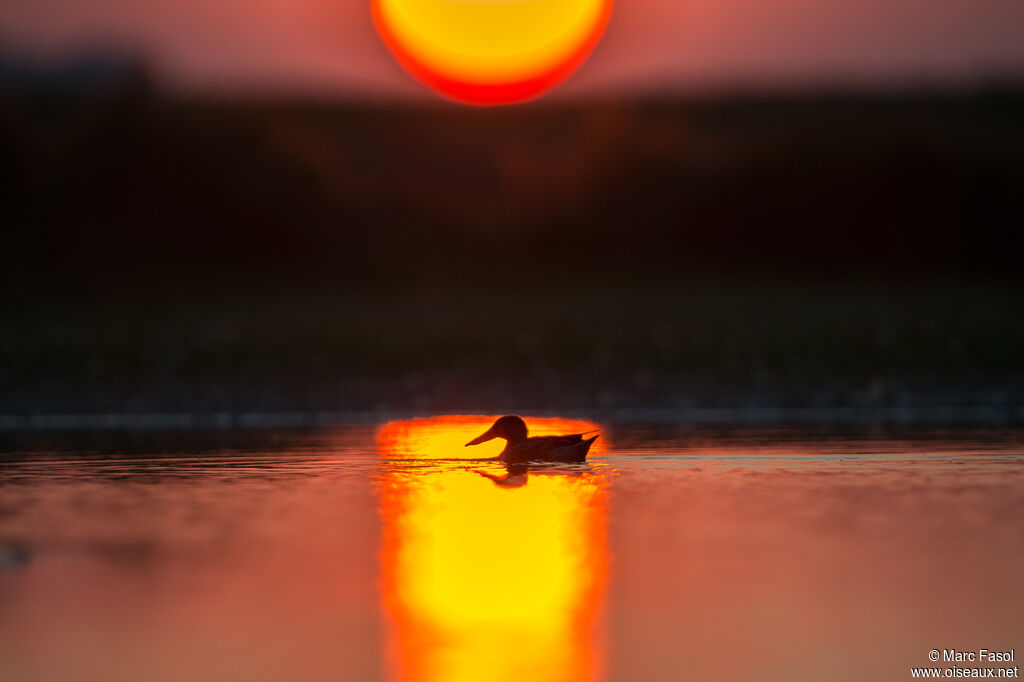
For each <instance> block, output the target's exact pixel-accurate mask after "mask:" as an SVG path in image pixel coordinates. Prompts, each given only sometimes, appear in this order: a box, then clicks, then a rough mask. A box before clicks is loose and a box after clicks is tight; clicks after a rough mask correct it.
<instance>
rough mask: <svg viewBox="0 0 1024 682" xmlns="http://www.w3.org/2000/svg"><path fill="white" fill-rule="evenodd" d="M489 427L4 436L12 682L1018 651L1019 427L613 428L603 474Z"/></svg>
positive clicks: (581, 668)
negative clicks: (528, 448)
mask: <svg viewBox="0 0 1024 682" xmlns="http://www.w3.org/2000/svg"><path fill="white" fill-rule="evenodd" d="M489 422H490V418H487V417H479V418H477V417H472V418H470V417H466V418H462V417H438V418H432V419H425V420H412V421H401V422H391V423H388V424H382V425H377V424H372V425H359V426H348V427H338V428H330V429H323V430H303V431H268V430H262V431H261V430H253V431H244V430H238V431H219V432H193V431H178V432H141V433H131V432H107V433H102V432H92V433H56V434H20V435H9V436H6V437H5V440H3V441H0V448H2V452H0V681H2V682H36V681H47V682H50V681H57V682H64V681H71V680H75V681H80V680H103V681H105V682H119V681H124V682H129V681H130V682H138V681H141V680H145V681H147V682H157V681H164V680H166V681H168V682H172V681H173V682H180V681H183V680H210V681H217V680H246V681H262V680H268V681H271V680H272V681H275V682H276V681H280V680H301V681H317V680H325V681H326V680H332V681H336V680H358V681H362V680H366V681H370V682H372V681H374V680H404V681H408V682H461V681H467V682H468V681H476V680H484V681H495V682H503V681H506V680H508V681H510V682H511V681H512V680H516V681H519V680H527V681H528V682H576V681H584V680H594V681H597V680H607V681H614V682H634V681H659V682H660V681H670V680H696V681H705V680H726V681H732V680H736V681H739V680H778V681H779V682H783V681H785V682H793V681H800V680H815V681H819V680H830V681H835V680H850V681H853V680H857V681H860V680H907V679H911V674H910V668H911V667H917V666H928V665H931V664H930V662H929V660H928V654H929V651H930V650H932V649H938V650H943V649H953V648H955V649H957V650H978V649H981V648H985V649H989V650H999V651H1003V650H1005V651H1009V650H1010V649H1015V657H1016V659H1017V661H1019V659H1020V658H1021V657H1022V656H1024V617H1022V614H1024V580H1022V579H1021V576H1022V575H1024V432H1022V431H1014V430H994V431H993V430H986V431H965V430H949V431H935V430H929V431H917V432H899V433H892V432H884V431H878V432H869V431H863V430H862V431H855V432H849V433H839V432H834V431H832V432H829V431H820V430H809V429H808V430H755V431H713V430H707V429H695V428H685V427H668V426H659V427H641V426H629V425H603V424H599V425H598V426H600V427H601V429H602V438H601V439H600V440H598V441H597V444H596V445H595V448H594V450H593V451H592V453H591V457H590V462H589V463H588V464H586V465H546V466H535V467H531V468H530V469H529V470H528V471H520V470H516V471H506V470H505V468H504V467H503V466H502V465H500V464H498V463H496V462H486V461H473V460H468V459H466V458H469V457H475V458H482V457H490V456H493V455H494V454H496V452H497V451H498V450H500V447H501V446H500V444H498V443H497V442H491V443H488V444H486V445H483V446H479V447H477V448H464V447H463V444H464V443H465V442H466V441H467V440H469V439H470V438H472V437H473V436H475V435H477V434H479V433H480V432H481V431H482V430H483V429H484V428H486V426H487V424H489ZM528 423H530V425H531V428H533V429H534V432H535V433H544V432H560V431H561V432H566V431H568V432H572V431H573V430H576V429H580V430H582V429H583V428H587V427H589V423H587V422H579V421H569V420H559V419H546V420H545V419H541V420H530V419H528ZM1018 664H1019V663H1018V662H1014V663H1009V664H1007V665H1010V666H1014V665H1018ZM936 665H945V666H949V665H952V664H950V663H945V664H943V663H941V662H940V663H938V664H936ZM989 665H996V664H989ZM999 665H1003V664H999Z"/></svg>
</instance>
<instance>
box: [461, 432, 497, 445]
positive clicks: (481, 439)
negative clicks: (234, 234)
mask: <svg viewBox="0 0 1024 682" xmlns="http://www.w3.org/2000/svg"><path fill="white" fill-rule="evenodd" d="M493 431H494V429H488V430H487V431H485V432H484V433H481V434H480V435H479V436H477V437H476V438H474V439H473V440H471V441H469V442H468V443H466V447H467V448H468V447H469V446H470V445H480V443H486V442H487V441H489V440H493V439H495V438H497V437H498V436H497V434H495V433H493Z"/></svg>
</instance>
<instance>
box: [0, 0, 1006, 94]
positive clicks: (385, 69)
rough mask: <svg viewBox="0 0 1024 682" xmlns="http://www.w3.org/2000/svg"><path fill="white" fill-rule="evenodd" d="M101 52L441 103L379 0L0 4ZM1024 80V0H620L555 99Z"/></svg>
mask: <svg viewBox="0 0 1024 682" xmlns="http://www.w3.org/2000/svg"><path fill="white" fill-rule="evenodd" d="M100 48H104V49H110V48H118V49H122V50H125V51H129V52H132V53H139V54H142V55H144V56H145V57H146V58H147V59H148V60H149V62H150V64H151V65H152V67H153V69H154V71H155V73H156V75H157V77H158V78H159V79H160V80H161V82H162V83H164V84H165V85H167V86H168V87H170V88H173V89H176V90H181V91H208V90H214V91H225V90H226V91H239V92H276V93H283V92H299V93H301V92H317V93H324V94H330V95H334V96H339V97H353V98H400V99H401V98H417V97H427V96H430V95H429V94H428V92H427V91H426V90H425V89H424V88H423V87H422V86H420V85H418V84H417V83H415V82H413V81H412V80H411V79H410V78H409V77H408V76H407V75H406V74H405V73H404V72H403V71H402V70H401V68H399V67H398V66H397V64H396V63H395V62H394V60H393V59H391V57H390V55H389V54H388V52H387V50H386V49H385V48H384V46H383V45H382V43H381V41H380V40H379V38H378V37H377V35H376V33H375V31H374V29H373V24H372V21H371V15H370V2H369V0H4V2H3V3H0V53H6V54H8V55H10V54H17V55H33V56H38V57H40V58H49V57H57V56H60V55H62V54H68V53H75V52H80V51H85V50H90V49H100ZM1021 77H1024V1H1022V0H618V1H617V3H616V4H615V7H614V12H613V16H612V19H611V23H610V25H609V27H608V31H607V33H606V35H605V36H604V39H603V40H602V42H601V43H600V45H599V46H598V48H597V50H596V51H595V52H594V54H593V55H592V57H591V59H590V60H589V61H588V62H587V63H586V64H585V65H584V66H583V68H582V69H581V70H580V71H579V72H578V73H577V74H576V75H575V76H574V77H573V78H572V79H571V80H570V82H568V83H567V84H566V85H565V86H563V87H562V88H561V89H560V90H559V92H558V93H557V95H556V96H559V97H580V96H601V95H607V94H613V95H614V94H622V93H625V92H643V91H655V92H666V91H676V90H679V91H685V90H704V89H728V88H732V87H751V86H753V87H769V88H771V87H785V88H793V87H797V88H799V87H806V86H811V87H814V86H826V87H835V86H845V87H857V88H861V87H866V88H873V87H894V86H896V87H898V86H901V85H904V84H908V83H912V84H925V85H946V84H952V85H959V84H972V83H976V82H984V81H987V80H997V79H1005V78H1017V79H1019V78H1021Z"/></svg>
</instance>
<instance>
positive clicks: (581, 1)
mask: <svg viewBox="0 0 1024 682" xmlns="http://www.w3.org/2000/svg"><path fill="white" fill-rule="evenodd" d="M611 8H612V0H373V18H374V23H375V24H376V26H377V31H378V33H380V35H381V38H382V39H383V40H384V43H385V44H386V45H387V46H388V49H390V50H391V53H392V54H393V55H394V56H395V58H396V59H397V60H398V62H399V63H400V64H401V65H402V66H403V67H404V68H405V69H406V70H407V71H409V72H410V73H411V74H412V75H413V76H414V77H416V78H417V79H419V80H420V81H422V82H423V83H426V84H427V85H429V86H430V87H432V88H433V89H434V90H436V91H438V92H439V93H441V94H442V95H444V96H446V97H449V98H451V99H454V100H456V101H460V102H465V103H469V104H482V105H487V104H491V105H493V104H510V103H513V102H521V101H525V100H529V99H532V98H534V97H537V96H539V95H541V94H542V93H544V92H545V91H547V90H549V89H550V88H552V87H554V86H555V85H557V84H558V83H560V82H562V81H563V80H565V79H566V78H568V77H569V75H570V74H572V72H573V71H575V70H576V69H577V68H578V67H579V66H580V65H581V64H582V63H583V62H584V60H586V58H587V56H589V54H590V52H591V51H592V50H593V49H594V47H595V46H596V45H597V42H598V41H599V40H600V38H601V35H602V34H603V33H604V29H605V26H606V25H607V24H608V19H609V17H610V16H611Z"/></svg>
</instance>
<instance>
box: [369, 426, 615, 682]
mask: <svg viewBox="0 0 1024 682" xmlns="http://www.w3.org/2000/svg"><path fill="white" fill-rule="evenodd" d="M492 421H493V419H490V418H460V417H455V418H445V417H441V418H436V419H431V420H413V421H408V422H394V423H392V424H388V425H387V426H385V427H384V428H383V429H382V430H381V432H380V434H379V437H378V446H379V448H380V450H381V453H382V455H383V456H384V457H385V458H389V459H391V460H392V462H393V463H394V464H395V465H396V466H394V467H393V468H388V467H386V468H385V471H386V473H385V475H384V477H383V478H382V481H381V484H380V485H381V499H382V514H383V520H384V542H383V549H382V573H383V590H384V602H385V608H386V610H387V612H388V616H389V619H390V621H391V626H392V648H393V653H394V658H395V660H394V661H393V662H394V668H395V670H396V673H397V675H398V678H399V679H400V680H402V681H403V682H475V681H477V680H487V681H488V682H503V681H505V680H508V681H509V682H512V681H513V680H516V681H520V680H529V681H530V682H582V681H584V680H593V679H595V678H596V676H597V674H598V671H599V668H600V665H599V663H600V656H599V652H598V650H597V647H595V643H594V637H595V630H596V629H597V628H598V618H599V613H600V608H601V600H602V595H603V591H604V585H605V581H606V579H607V550H606V542H605V505H606V491H605V483H604V481H605V477H604V476H603V475H602V474H601V473H600V472H599V471H598V472H597V473H595V472H594V471H593V470H590V471H586V470H584V471H581V472H579V473H578V475H572V474H557V473H547V474H533V475H531V476H530V477H529V480H528V482H527V484H526V485H524V486H522V487H520V488H515V489H505V488H501V487H498V486H496V485H494V483H493V482H492V481H490V480H488V479H486V478H484V477H482V476H480V475H479V474H477V473H475V472H474V471H472V470H471V469H470V468H469V467H467V466H466V464H465V463H461V462H457V461H454V462H453V461H448V462H444V461H439V462H431V463H430V465H429V466H427V467H425V468H418V467H417V468H414V469H410V468H408V467H405V466H401V465H400V463H399V461H398V460H400V459H401V460H407V459H409V458H420V459H424V458H426V459H437V460H443V459H446V458H450V457H456V456H463V457H464V456H476V455H477V453H476V452H473V451H472V449H465V448H463V447H462V445H463V444H464V443H465V442H466V441H468V440H469V439H470V438H472V437H473V436H475V435H478V434H479V433H480V432H481V431H483V430H484V429H486V428H487V426H489V425H490V423H491V422H492ZM528 423H530V424H531V426H534V427H536V426H542V428H539V429H535V430H536V431H537V433H538V434H542V433H551V432H561V433H568V432H573V431H577V432H578V431H582V430H587V429H588V428H593V426H592V425H590V424H580V423H578V422H577V423H570V422H567V421H565V420H547V422H546V423H543V424H538V422H537V420H528ZM499 447H500V446H499ZM484 456H486V455H484Z"/></svg>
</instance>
